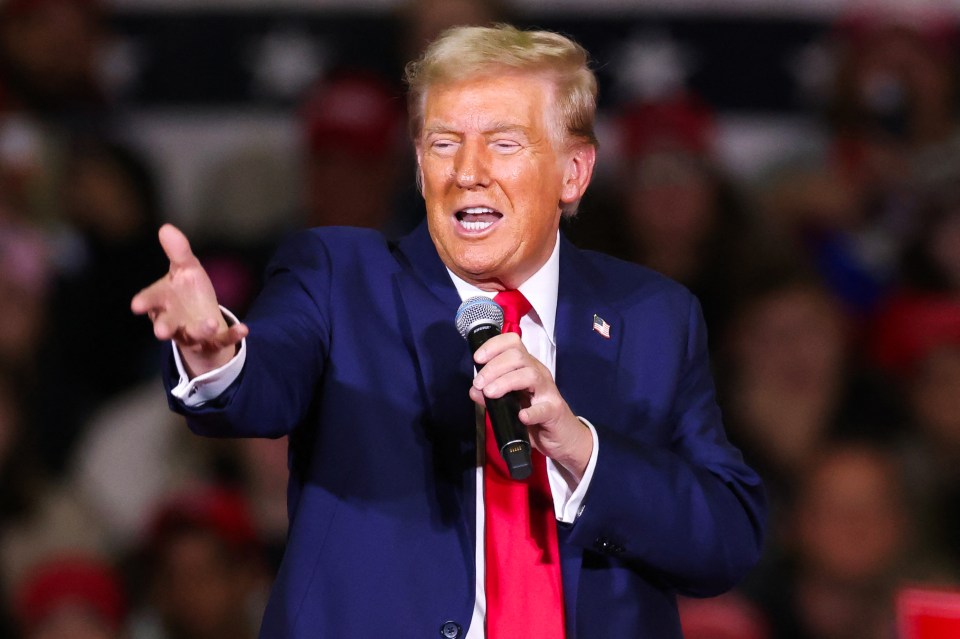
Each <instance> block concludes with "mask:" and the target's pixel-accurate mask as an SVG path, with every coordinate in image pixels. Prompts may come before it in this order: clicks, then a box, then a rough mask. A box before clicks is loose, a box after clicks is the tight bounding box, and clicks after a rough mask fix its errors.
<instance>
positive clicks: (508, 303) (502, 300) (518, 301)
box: [493, 290, 532, 332]
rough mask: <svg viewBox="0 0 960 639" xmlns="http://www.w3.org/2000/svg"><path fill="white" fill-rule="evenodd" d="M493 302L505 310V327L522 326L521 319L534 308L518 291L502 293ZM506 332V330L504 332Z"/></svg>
mask: <svg viewBox="0 0 960 639" xmlns="http://www.w3.org/2000/svg"><path fill="white" fill-rule="evenodd" d="M493 301H494V302H496V303H497V304H499V305H500V308H502V309H503V324H504V326H507V325H512V326H517V327H519V326H520V318H521V317H523V316H524V315H526V314H527V313H529V312H530V309H531V308H532V307H531V306H530V302H528V301H527V298H525V297H524V296H523V293H521V292H520V291H517V290H510V291H500V292H499V293H497V294H496V296H494V298H493ZM504 332H506V329H505V330H504Z"/></svg>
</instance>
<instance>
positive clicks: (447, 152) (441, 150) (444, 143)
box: [430, 139, 458, 157]
mask: <svg viewBox="0 0 960 639" xmlns="http://www.w3.org/2000/svg"><path fill="white" fill-rule="evenodd" d="M457 146H458V144H457V142H456V141H455V140H447V139H437V140H433V141H431V142H430V150H431V151H433V152H434V153H436V154H437V155H440V156H444V157H447V156H451V155H453V154H454V153H456V152H457Z"/></svg>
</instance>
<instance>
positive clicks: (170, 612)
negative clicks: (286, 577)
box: [131, 485, 266, 639]
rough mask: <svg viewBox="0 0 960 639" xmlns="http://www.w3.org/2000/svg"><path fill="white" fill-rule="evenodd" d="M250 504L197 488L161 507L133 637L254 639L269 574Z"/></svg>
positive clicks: (143, 561)
mask: <svg viewBox="0 0 960 639" xmlns="http://www.w3.org/2000/svg"><path fill="white" fill-rule="evenodd" d="M261 553H262V548H261V546H260V543H259V540H258V539H257V536H256V532H255V531H254V528H253V521H252V520H251V518H250V513H249V507H248V505H247V503H246V501H245V500H244V499H243V498H242V497H241V496H240V495H239V494H238V493H236V492H234V491H232V490H229V489H225V488H221V487H217V486H212V485H196V486H192V487H188V488H185V489H184V490H182V491H180V492H178V493H176V494H174V495H171V496H170V497H169V498H168V499H167V500H165V501H164V502H163V503H161V504H159V506H158V508H157V510H156V512H155V513H154V515H153V517H152V522H151V524H150V526H149V528H148V530H147V534H146V536H145V538H144V541H143V547H142V550H141V553H140V554H139V557H138V560H137V568H138V569H139V570H140V571H142V573H141V575H140V576H141V578H142V581H143V584H144V586H145V588H146V593H145V597H144V602H143V606H142V607H141V608H140V609H139V610H138V611H137V612H136V613H135V615H134V620H133V623H132V631H131V639H168V638H169V639H251V638H252V637H254V636H256V623H257V621H258V620H259V617H260V614H261V613H262V606H263V594H264V592H265V582H266V574H265V572H264V562H263V559H262V555H261Z"/></svg>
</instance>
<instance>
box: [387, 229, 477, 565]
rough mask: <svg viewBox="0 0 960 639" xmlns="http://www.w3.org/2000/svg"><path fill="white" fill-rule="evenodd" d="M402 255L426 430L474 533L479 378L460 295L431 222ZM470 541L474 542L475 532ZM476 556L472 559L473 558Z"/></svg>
mask: <svg viewBox="0 0 960 639" xmlns="http://www.w3.org/2000/svg"><path fill="white" fill-rule="evenodd" d="M396 256H397V260H398V262H399V263H400V265H401V269H400V270H399V271H398V273H397V275H396V277H395V282H396V290H397V293H398V294H397V298H398V307H399V312H400V321H401V323H404V322H405V325H403V326H402V329H403V334H404V335H405V336H406V338H405V340H406V342H407V347H408V349H409V351H410V352H411V354H412V355H413V357H414V359H415V361H416V364H417V368H418V370H419V380H418V383H419V389H420V393H421V395H422V397H423V399H424V406H425V415H424V428H425V435H426V437H427V439H428V441H429V444H430V445H431V446H432V448H433V451H434V463H435V467H436V470H437V472H438V473H439V477H438V478H437V481H438V482H449V483H452V484H454V486H455V487H456V490H455V491H453V492H454V493H455V494H456V495H457V496H458V499H459V500H460V503H459V505H458V506H459V507H458V508H457V511H458V512H459V513H460V516H462V517H463V518H464V519H465V521H464V522H463V523H465V524H466V528H465V530H467V531H469V532H470V534H471V535H472V533H473V529H474V527H475V521H476V520H475V511H476V492H475V491H476V456H477V446H476V443H477V442H476V424H475V411H474V404H473V402H472V401H471V400H470V398H469V397H468V395H467V391H468V390H469V388H470V383H471V380H472V379H473V361H472V359H471V357H470V352H469V349H468V348H467V344H466V341H465V340H464V339H463V338H462V337H461V336H460V333H458V332H457V329H456V326H455V324H454V314H455V313H456V310H457V307H458V306H459V305H460V297H459V295H458V294H457V290H456V288H455V287H454V285H453V282H452V281H451V280H450V276H449V274H448V273H447V271H446V268H445V267H444V266H443V263H442V262H441V261H440V258H439V256H438V255H437V252H436V249H435V248H434V245H433V242H432V240H431V239H430V235H429V233H428V232H427V227H426V223H423V224H421V225H420V226H419V227H418V228H417V229H416V230H415V231H413V232H412V233H411V234H410V235H408V236H407V237H405V238H404V239H403V240H401V241H400V243H399V245H398V247H397V251H396ZM438 488H439V486H438ZM446 523H452V522H446ZM469 542H470V545H471V548H472V544H473V538H472V536H471V537H470V540H469ZM470 561H471V564H472V562H473V560H472V558H471V560H470Z"/></svg>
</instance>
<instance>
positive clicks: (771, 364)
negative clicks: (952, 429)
mask: <svg viewBox="0 0 960 639" xmlns="http://www.w3.org/2000/svg"><path fill="white" fill-rule="evenodd" d="M731 314H732V319H731V322H730V327H729V332H728V333H727V334H726V335H724V336H723V346H722V351H723V353H722V358H721V362H722V370H723V375H722V384H721V389H722V392H721V398H722V402H721V404H722V405H723V407H724V410H725V414H726V415H727V419H728V425H729V431H730V435H731V438H733V439H734V441H736V442H737V443H738V444H739V445H740V446H741V447H743V448H744V449H745V450H746V451H747V457H748V459H750V460H752V461H753V463H754V464H756V465H757V466H758V467H760V469H761V475H762V476H763V477H764V479H765V481H766V483H767V487H768V490H769V492H770V493H771V495H772V496H774V497H775V498H776V501H778V502H779V500H780V498H783V499H789V498H790V496H791V495H792V493H793V490H794V488H795V486H796V484H797V482H798V481H799V480H800V478H801V477H802V476H803V474H804V473H805V472H806V468H807V467H808V466H809V465H810V464H811V463H813V462H814V461H815V460H816V458H817V457H818V456H819V455H820V447H821V445H822V443H823V442H824V441H825V440H826V439H828V438H829V437H830V436H832V435H835V434H837V433H838V432H839V431H846V432H850V431H853V430H863V431H871V432H870V434H871V435H873V436H885V435H887V434H889V433H890V432H891V431H894V430H896V429H897V427H898V426H899V425H900V421H899V420H900V418H902V417H903V412H902V410H900V408H901V407H900V406H899V405H898V403H897V402H895V401H893V400H891V398H890V392H889V391H890V389H889V388H887V387H886V386H885V385H884V384H883V383H882V380H878V379H875V378H874V376H873V375H869V374H866V373H864V372H863V371H861V370H860V366H859V364H858V360H857V357H856V351H855V349H854V343H853V340H852V338H851V336H852V333H851V330H850V322H849V321H848V318H847V317H846V316H845V314H844V312H843V309H842V307H841V306H840V304H839V303H838V302H837V301H836V300H835V299H834V298H833V297H832V296H831V295H830V294H829V293H828V292H827V291H826V290H825V289H824V287H823V286H822V285H821V284H820V282H819V280H818V279H817V278H816V277H815V276H812V275H810V274H809V273H807V272H805V271H803V270H802V269H801V270H794V269H792V268H789V267H788V268H787V269H786V270H778V269H776V268H774V267H771V266H768V268H767V269H766V272H765V273H764V274H763V275H760V274H758V276H757V277H756V283H755V284H753V285H752V286H751V287H750V288H749V289H746V290H744V291H742V296H741V297H740V298H739V302H738V304H737V306H736V308H734V309H733V310H732V311H731Z"/></svg>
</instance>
